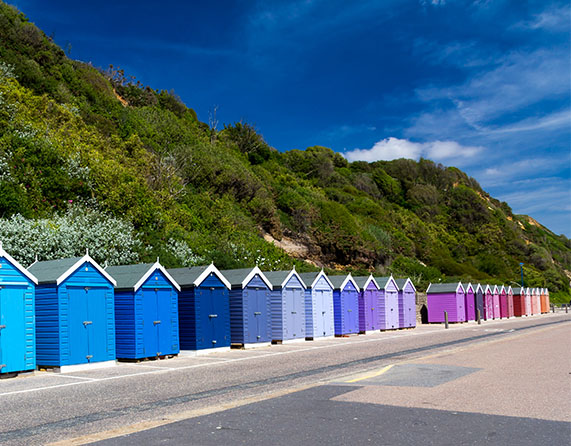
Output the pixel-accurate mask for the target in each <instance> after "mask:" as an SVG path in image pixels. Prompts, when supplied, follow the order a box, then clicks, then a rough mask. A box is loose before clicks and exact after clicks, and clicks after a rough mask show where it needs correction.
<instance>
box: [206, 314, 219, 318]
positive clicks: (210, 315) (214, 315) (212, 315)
mask: <svg viewBox="0 0 571 446" xmlns="http://www.w3.org/2000/svg"><path fill="white" fill-rule="evenodd" d="M208 317H209V318H213V317H218V315H217V314H209V315H208Z"/></svg>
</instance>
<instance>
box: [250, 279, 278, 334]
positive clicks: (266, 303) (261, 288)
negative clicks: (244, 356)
mask: <svg viewBox="0 0 571 446" xmlns="http://www.w3.org/2000/svg"><path fill="white" fill-rule="evenodd" d="M246 290H249V295H250V296H251V298H254V296H255V297H256V302H253V301H250V298H248V299H245V300H247V307H246V306H245V307H244V315H246V311H247V310H248V311H250V315H251V314H252V312H254V311H259V312H261V313H262V314H261V315H260V316H258V317H260V318H261V321H262V322H261V324H260V333H259V336H260V338H259V339H257V342H268V341H271V340H272V339H271V330H272V327H271V307H270V289H269V288H268V286H267V285H266V283H265V282H264V281H263V280H262V278H261V277H260V275H259V274H256V275H255V276H254V277H253V278H252V280H250V282H249V283H248V285H247V286H246ZM260 293H262V294H263V298H260ZM244 319H245V321H246V322H245V324H244V328H245V329H246V331H245V332H246V333H247V330H248V328H249V327H248V322H247V319H248V318H247V317H244ZM251 328H253V327H251ZM250 341H253V339H250Z"/></svg>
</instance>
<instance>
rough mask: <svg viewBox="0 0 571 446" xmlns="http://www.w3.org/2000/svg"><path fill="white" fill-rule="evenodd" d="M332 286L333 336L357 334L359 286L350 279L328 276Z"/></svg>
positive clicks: (348, 277) (347, 277)
mask: <svg viewBox="0 0 571 446" xmlns="http://www.w3.org/2000/svg"><path fill="white" fill-rule="evenodd" d="M329 280H330V281H331V283H332V284H333V312H334V320H335V336H343V335H348V334H358V333H359V291H360V289H359V286H358V285H357V282H355V280H354V279H353V277H351V274H347V275H346V276H329Z"/></svg>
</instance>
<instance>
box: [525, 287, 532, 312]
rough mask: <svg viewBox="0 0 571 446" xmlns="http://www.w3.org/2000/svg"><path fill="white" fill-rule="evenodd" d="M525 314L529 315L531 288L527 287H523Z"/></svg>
mask: <svg viewBox="0 0 571 446" xmlns="http://www.w3.org/2000/svg"><path fill="white" fill-rule="evenodd" d="M525 315H526V316H531V315H532V312H531V290H530V289H529V287H527V288H525Z"/></svg>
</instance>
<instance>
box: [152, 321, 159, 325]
mask: <svg viewBox="0 0 571 446" xmlns="http://www.w3.org/2000/svg"><path fill="white" fill-rule="evenodd" d="M160 323H161V321H153V325H159V324H160Z"/></svg>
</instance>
